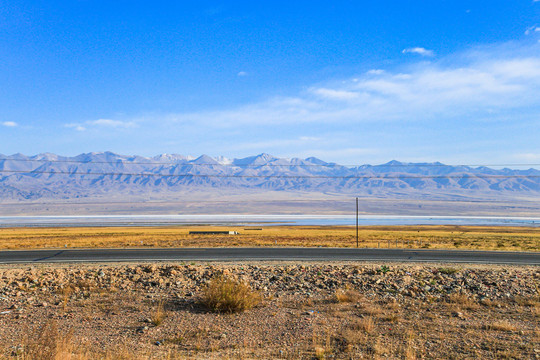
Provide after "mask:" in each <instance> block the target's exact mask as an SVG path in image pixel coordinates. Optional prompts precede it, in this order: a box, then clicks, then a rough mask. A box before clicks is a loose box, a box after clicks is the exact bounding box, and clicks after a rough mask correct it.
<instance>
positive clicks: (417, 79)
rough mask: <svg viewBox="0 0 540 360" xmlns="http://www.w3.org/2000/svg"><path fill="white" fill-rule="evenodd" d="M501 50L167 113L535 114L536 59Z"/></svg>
mask: <svg viewBox="0 0 540 360" xmlns="http://www.w3.org/2000/svg"><path fill="white" fill-rule="evenodd" d="M502 51H503V50H502V49H490V50H489V51H488V52H481V51H476V52H474V54H466V56H462V58H463V59H465V60H459V61H454V62H453V63H451V64H448V63H449V61H448V60H446V59H445V60H442V61H440V62H438V63H430V64H426V63H420V64H417V65H414V66H412V67H409V68H408V69H400V70H399V71H391V70H386V71H384V72H377V76H376V77H373V76H372V74H371V73H370V74H365V75H363V76H358V77H354V78H352V79H349V80H347V81H342V82H337V85H336V84H335V83H334V84H330V85H327V86H320V87H310V88H308V90H307V91H305V92H303V93H301V94H298V95H297V96H294V97H276V98H273V99H269V100H267V101H264V102H260V103H255V104H250V105H246V106H242V107H239V108H236V109H230V110H223V111H212V112H197V113H187V114H176V115H170V116H169V117H168V120H169V121H170V122H172V123H177V124H188V123H197V124H207V125H212V126H214V127H216V128H227V127H236V126H239V125H243V126H250V125H251V126H254V125H264V124H267V125H271V124H273V125H277V124H292V123H295V124H298V123H321V124H322V123H326V124H332V125H333V126H334V127H339V126H340V125H345V124H350V123H358V122H366V121H368V122H378V121H391V120H396V121H397V120H399V121H401V122H403V121H427V120H429V119H439V120H440V119H443V118H446V119H457V118H458V117H464V116H466V117H471V118H477V117H479V116H484V117H485V116H488V117H492V118H493V117H496V116H497V115H498V114H503V113H505V112H508V111H517V112H520V113H521V114H522V115H526V114H527V113H529V112H531V111H536V110H535V109H533V107H535V106H537V105H538V99H537V94H538V91H539V90H540V57H539V56H532V55H528V54H522V55H519V54H518V55H515V56H514V55H512V51H509V53H508V54H505V53H502Z"/></svg>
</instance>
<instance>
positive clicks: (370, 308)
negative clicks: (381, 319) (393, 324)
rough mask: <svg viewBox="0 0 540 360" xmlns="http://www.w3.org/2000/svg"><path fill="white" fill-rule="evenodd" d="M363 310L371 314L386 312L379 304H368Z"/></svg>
mask: <svg viewBox="0 0 540 360" xmlns="http://www.w3.org/2000/svg"><path fill="white" fill-rule="evenodd" d="M363 311H364V313H366V314H368V315H370V316H375V315H381V314H382V313H384V311H383V309H381V308H380V307H379V306H366V307H365V308H364V310H363Z"/></svg>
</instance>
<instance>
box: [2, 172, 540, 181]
mask: <svg viewBox="0 0 540 360" xmlns="http://www.w3.org/2000/svg"><path fill="white" fill-rule="evenodd" d="M0 173H11V174H46V175H47V174H48V175H82V176H84V175H87V176H137V177H139V176H142V177H170V178H172V177H179V178H180V177H184V178H188V177H189V178H244V179H259V178H261V179H267V178H276V179H343V180H345V179H347V180H389V179H397V180H402V179H535V178H540V175H482V174H463V175H387V176H377V175H350V176H328V175H238V174H152V173H120V172H103V173H95V172H77V171H28V170H0Z"/></svg>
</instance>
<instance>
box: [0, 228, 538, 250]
mask: <svg viewBox="0 0 540 360" xmlns="http://www.w3.org/2000/svg"><path fill="white" fill-rule="evenodd" d="M193 230H197V231H203V230H235V231H238V232H239V235H202V234H189V231H193ZM355 234H356V232H355V228H354V227H350V226H266V227H262V228H259V227H234V226H231V227H205V226H179V227H83V228H4V229H0V250H1V249H41V248H64V247H67V248H106V247H109V248H123V247H228V246H244V247H249V246H313V247H354V246H356V235H355ZM359 244H360V247H371V248H376V247H380V248H387V247H390V248H395V247H400V248H401V247H407V248H424V249H474V250H506V251H540V228H527V227H486V226H483V227H474V226H370V227H361V228H360V231H359Z"/></svg>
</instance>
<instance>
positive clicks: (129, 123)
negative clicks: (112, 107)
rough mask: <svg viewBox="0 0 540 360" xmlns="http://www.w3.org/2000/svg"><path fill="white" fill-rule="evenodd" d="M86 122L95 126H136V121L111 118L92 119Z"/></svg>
mask: <svg viewBox="0 0 540 360" xmlns="http://www.w3.org/2000/svg"><path fill="white" fill-rule="evenodd" d="M86 124H88V125H95V126H106V127H113V128H131V127H135V123H134V122H133V121H120V120H111V119H98V120H91V121H87V122H86Z"/></svg>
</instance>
